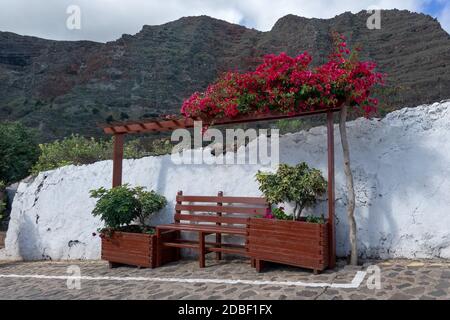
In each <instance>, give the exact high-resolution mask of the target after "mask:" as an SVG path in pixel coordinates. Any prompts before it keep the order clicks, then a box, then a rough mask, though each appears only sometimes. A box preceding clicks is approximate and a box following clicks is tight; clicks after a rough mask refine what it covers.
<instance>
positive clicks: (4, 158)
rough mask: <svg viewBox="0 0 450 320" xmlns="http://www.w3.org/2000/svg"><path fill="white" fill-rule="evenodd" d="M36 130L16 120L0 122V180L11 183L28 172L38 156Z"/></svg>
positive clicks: (20, 178)
mask: <svg viewBox="0 0 450 320" xmlns="http://www.w3.org/2000/svg"><path fill="white" fill-rule="evenodd" d="M35 136H36V131H34V130H32V129H28V128H26V127H24V126H23V125H22V124H20V123H17V122H5V123H1V124H0V180H3V181H4V182H5V183H12V182H16V181H19V180H22V179H23V178H25V177H26V176H28V175H29V174H30V169H31V167H32V166H33V164H34V163H35V162H36V161H37V159H38V157H39V147H38V144H37V142H36V140H35Z"/></svg>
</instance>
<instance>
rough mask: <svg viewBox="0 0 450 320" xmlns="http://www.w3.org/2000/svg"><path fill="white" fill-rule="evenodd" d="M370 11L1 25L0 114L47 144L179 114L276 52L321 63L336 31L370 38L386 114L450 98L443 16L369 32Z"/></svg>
mask: <svg viewBox="0 0 450 320" xmlns="http://www.w3.org/2000/svg"><path fill="white" fill-rule="evenodd" d="M368 17H369V15H368V14H367V13H366V12H360V13H358V14H352V13H344V14H341V15H339V16H336V17H335V18H333V19H306V18H302V17H298V16H293V15H288V16H286V17H284V18H282V19H280V20H279V21H278V22H277V23H276V24H275V26H274V27H273V29H272V30H271V31H269V32H260V31H257V30H253V29H247V28H245V27H242V26H239V25H234V24H230V23H227V22H225V21H221V20H216V19H212V18H210V17H206V16H201V17H186V18H181V19H179V20H177V21H174V22H170V23H167V24H164V25H159V26H144V27H143V28H142V30H141V31H140V32H139V33H137V34H136V35H123V36H122V37H121V38H120V39H118V40H116V41H113V42H108V43H95V42H89V41H51V40H44V39H39V38H35V37H27V36H20V35H17V34H13V33H9V32H0V119H1V120H19V121H21V122H23V123H24V124H26V125H27V126H30V127H35V128H38V129H39V130H40V132H41V133H42V140H43V141H48V140H52V139H55V138H61V137H64V136H67V135H69V134H70V133H81V134H84V135H94V136H96V135H101V131H100V130H99V129H98V128H97V127H96V125H97V123H102V122H106V121H112V120H128V119H140V118H152V117H158V116H159V115H161V114H168V113H178V112H179V109H180V106H181V103H182V101H183V99H185V98H187V97H188V96H190V94H192V93H193V92H194V91H196V90H201V89H204V88H205V87H206V86H207V85H208V83H210V82H211V81H213V80H214V79H215V78H216V77H217V75H218V74H219V73H220V72H223V71H226V70H230V69H237V70H239V71H246V70H250V69H252V68H253V67H255V66H256V65H257V64H258V63H259V62H260V61H261V57H262V56H263V55H265V54H268V53H279V52H282V51H285V52H287V53H288V54H291V55H296V54H299V53H301V52H303V51H305V50H306V51H309V52H310V53H311V54H312V55H313V56H314V58H315V62H316V63H321V62H323V61H324V60H325V59H326V57H327V55H328V54H329V52H330V49H331V36H330V34H331V31H333V30H335V31H338V32H341V33H343V34H345V35H346V36H347V37H348V38H349V42H350V44H351V45H362V47H363V54H362V57H363V58H366V59H371V60H374V61H376V62H377V63H378V65H379V69H380V70H381V71H382V72H385V73H387V74H388V77H389V78H388V79H389V80H388V83H387V86H386V87H385V88H383V89H382V90H380V91H379V92H378V93H377V94H378V95H380V96H381V97H382V108H383V110H384V111H391V110H393V109H398V108H401V107H405V106H415V105H418V104H421V103H429V102H434V101H438V100H442V99H445V98H449V97H450V35H449V34H448V33H446V32H445V31H444V30H443V29H442V28H441V26H440V24H439V23H438V22H437V20H435V19H433V18H431V17H430V16H427V15H423V14H417V13H411V12H408V11H399V10H388V11H383V12H382V15H381V18H382V20H381V21H382V26H381V29H380V30H369V29H368V28H367V27H366V21H367V18H368Z"/></svg>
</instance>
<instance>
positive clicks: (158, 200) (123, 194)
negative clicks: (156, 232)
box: [90, 185, 167, 233]
mask: <svg viewBox="0 0 450 320" xmlns="http://www.w3.org/2000/svg"><path fill="white" fill-rule="evenodd" d="M90 193H91V198H96V199H98V201H97V204H96V205H95V208H94V210H93V211H92V214H93V215H94V216H98V217H100V219H101V220H102V221H103V222H104V223H105V229H104V230H103V232H106V231H118V230H124V231H127V230H130V228H129V227H130V226H131V224H132V223H133V222H134V221H135V220H137V221H138V222H139V225H138V226H139V228H140V232H143V233H148V232H149V231H152V229H151V228H150V227H149V226H148V225H146V220H147V218H149V217H150V216H152V215H153V214H154V213H156V212H158V211H159V210H161V209H163V208H164V207H165V206H166V204H167V201H166V198H165V197H164V196H162V195H159V194H157V193H156V192H154V191H150V192H147V191H144V188H142V187H135V188H130V187H129V185H123V186H119V187H115V188H112V189H110V190H106V189H105V188H100V189H97V190H91V192H90Z"/></svg>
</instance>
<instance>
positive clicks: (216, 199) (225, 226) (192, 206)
mask: <svg viewBox="0 0 450 320" xmlns="http://www.w3.org/2000/svg"><path fill="white" fill-rule="evenodd" d="M176 201H177V203H176V206H175V222H174V223H172V224H167V225H159V226H158V227H157V228H156V230H157V236H158V239H159V240H158V252H162V249H163V248H164V247H174V248H178V249H193V250H197V251H198V253H199V265H200V268H204V267H205V255H206V254H208V253H210V252H215V253H216V259H217V260H221V259H222V253H229V254H238V255H243V256H248V254H247V249H246V245H245V243H246V235H247V230H246V227H247V224H248V221H249V218H250V217H253V216H260V215H265V214H266V210H267V208H268V204H267V201H266V199H265V198H258V197H225V196H223V193H222V192H219V194H218V195H217V196H185V195H183V193H182V192H181V191H180V192H179V193H178V195H177V198H176ZM170 232H175V233H176V234H177V236H176V237H175V240H171V242H167V241H164V240H163V238H164V237H163V236H164V234H167V233H170ZM182 232H189V233H196V234H197V240H186V239H183V238H182ZM223 234H227V235H233V236H240V237H243V238H244V241H243V242H244V244H243V245H240V244H231V243H225V242H223V241H222V240H223V239H222V235H223ZM209 235H215V241H207V239H206V237H207V236H209ZM179 255H180V253H179V250H178V256H179ZM157 256H158V266H160V265H161V259H160V257H161V255H160V254H158V255H157ZM252 263H253V261H252Z"/></svg>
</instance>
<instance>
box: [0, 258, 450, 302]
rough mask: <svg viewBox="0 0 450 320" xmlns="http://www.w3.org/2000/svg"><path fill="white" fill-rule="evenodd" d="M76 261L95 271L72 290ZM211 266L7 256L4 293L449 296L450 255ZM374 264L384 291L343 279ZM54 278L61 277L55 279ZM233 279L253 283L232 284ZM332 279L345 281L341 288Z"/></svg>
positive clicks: (2, 265)
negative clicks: (320, 268) (114, 264)
mask: <svg viewBox="0 0 450 320" xmlns="http://www.w3.org/2000/svg"><path fill="white" fill-rule="evenodd" d="M71 265H77V266H79V268H80V270H81V276H82V277H88V278H87V279H86V278H82V280H81V288H80V289H68V286H67V282H68V281H69V282H70V281H71V280H70V279H69V280H67V279H66V278H65V277H67V276H68V275H73V274H69V273H68V267H69V266H71ZM207 265H208V267H207V268H205V269H199V268H198V266H197V261H189V260H183V261H180V262H176V263H172V264H169V265H167V266H164V267H162V268H158V269H154V270H151V269H137V268H131V267H120V268H116V269H109V268H108V265H107V263H105V262H102V261H96V262H86V261H83V262H79V261H72V262H48V261H45V262H0V299H90V300H92V299H176V300H183V299H226V300H228V299H230V300H231V299H251V300H254V299H262V300H265V299H318V300H320V299H326V300H328V299H358V300H359V299H402V300H403V299H450V268H449V267H450V262H449V261H441V260H427V261H407V260H392V261H382V262H376V261H374V262H366V263H365V265H364V266H361V267H350V266H344V265H343V264H342V263H340V265H339V266H338V267H337V268H336V269H335V270H333V271H331V270H329V271H326V272H324V273H322V274H320V275H313V274H312V272H310V271H307V270H303V269H299V268H290V267H283V266H275V265H270V266H268V267H267V269H266V270H265V272H263V273H261V274H257V273H256V271H255V270H254V269H252V268H251V267H250V265H249V263H248V261H244V260H232V261H221V262H216V261H214V260H208V261H207ZM374 265H375V266H378V267H379V268H380V270H381V278H380V279H381V289H369V288H368V286H367V282H368V281H367V280H368V279H372V278H370V277H372V276H373V275H374V274H373V273H371V272H368V273H367V274H366V275H365V277H364V279H363V281H362V282H361V283H360V285H359V287H358V288H343V285H342V284H350V283H351V282H352V280H353V279H354V278H355V275H356V274H357V272H358V271H367V268H368V267H369V266H374ZM15 275H19V276H24V275H33V276H35V278H32V277H22V278H21V277H16V276H15ZM39 276H47V277H48V278H40V277H39ZM55 276H56V277H58V276H59V277H60V278H52V277H55ZM89 277H95V278H94V279H92V278H89ZM111 277H114V278H111ZM129 277H133V279H129ZM124 278H128V279H124ZM155 278H159V279H155ZM161 278H164V279H161ZM168 278H170V279H169V280H168ZM189 279H197V280H194V281H197V282H195V283H187V282H186V281H189ZM203 279H209V280H212V279H213V280H212V281H215V280H217V281H218V282H217V283H214V282H212V283H211V282H205V281H203ZM162 280H163V281H162ZM178 280H180V281H182V282H179V281H178ZM228 280H248V282H245V281H244V283H242V282H241V283H227V282H229V281H228ZM254 281H270V282H269V283H257V282H254ZM287 281H294V282H305V283H308V284H311V286H301V285H298V284H297V285H288V284H285V283H284V282H287ZM271 282H275V283H271ZM278 282H282V283H281V284H280V283H278ZM71 283H72V284H73V283H74V282H73V281H72V282H71ZM371 283H373V281H371ZM330 284H334V285H336V284H338V288H335V287H331V286H329V285H330ZM339 284H341V285H339ZM314 285H318V286H319V287H313V286H314Z"/></svg>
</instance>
